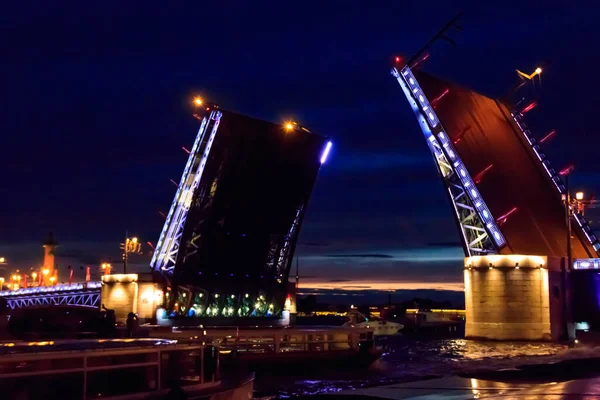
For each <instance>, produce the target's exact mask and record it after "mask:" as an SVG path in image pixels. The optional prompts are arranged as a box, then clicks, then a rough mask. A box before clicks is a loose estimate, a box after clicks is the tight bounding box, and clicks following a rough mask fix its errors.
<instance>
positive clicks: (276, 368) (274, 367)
mask: <svg viewBox="0 0 600 400" xmlns="http://www.w3.org/2000/svg"><path fill="white" fill-rule="evenodd" d="M155 329H156V331H152V330H151V331H150V332H151V334H152V335H154V336H160V337H163V338H168V339H172V340H177V342H178V343H190V344H197V343H200V344H201V343H209V342H212V343H215V344H217V345H218V346H219V348H220V349H221V354H222V355H223V359H224V360H228V361H229V360H240V361H241V362H243V363H244V364H245V365H246V366H247V368H248V369H249V370H251V371H265V370H269V371H270V372H275V373H277V372H282V371H283V370H281V366H285V371H287V372H290V369H292V368H295V369H303V368H311V369H315V368H321V367H322V368H328V367H331V366H342V367H346V368H352V367H365V366H368V365H370V364H372V363H373V362H374V361H375V360H377V359H378V358H379V357H380V356H381V354H382V349H380V348H378V347H376V346H375V345H374V340H373V329H371V328H353V327H341V326H332V327H325V326H319V327H308V326H303V327H280V326H272V327H268V326H256V327H249V326H243V327H214V326H213V327H208V326H206V327H202V326H200V327H172V328H165V327H155Z"/></svg>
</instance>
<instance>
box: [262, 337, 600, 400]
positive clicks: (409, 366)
mask: <svg viewBox="0 0 600 400" xmlns="http://www.w3.org/2000/svg"><path fill="white" fill-rule="evenodd" d="M377 345H385V346H386V352H385V353H384V354H383V356H382V357H381V359H379V360H378V361H376V362H375V363H374V364H373V365H372V366H371V367H370V368H369V369H368V370H364V369H363V370H349V371H335V370H328V371H323V370H319V371H318V372H316V371H315V372H313V373H311V372H310V371H307V372H306V373H305V374H304V376H296V377H276V378H275V377H265V376H257V379H256V385H255V389H256V393H255V398H288V397H291V396H297V395H311V394H322V393H334V392H339V391H341V390H344V389H352V388H359V387H368V386H376V385H384V384H391V383H397V382H405V381H411V380H418V379H424V378H428V377H442V376H451V375H458V374H463V373H468V372H475V371H477V372H480V371H486V370H499V369H505V368H514V367H517V366H520V365H525V364H538V363H539V364H541V363H548V362H553V361H559V360H562V359H565V358H573V357H584V356H587V355H589V354H590V352H591V351H590V349H587V350H583V349H568V348H567V346H565V345H560V344H553V343H520V342H481V341H472V340H465V339H431V340H417V339H414V338H409V337H405V336H394V337H388V338H384V339H378V341H377Z"/></svg>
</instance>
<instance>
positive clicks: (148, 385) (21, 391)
mask: <svg viewBox="0 0 600 400" xmlns="http://www.w3.org/2000/svg"><path fill="white" fill-rule="evenodd" d="M219 359H220V354H219V348H218V346H216V345H213V344H207V345H190V344H181V343H177V342H176V341H172V340H164V339H96V340H69V341H56V342H55V341H43V342H4V343H0V392H1V393H2V394H3V396H6V398H11V399H19V398H23V399H31V400H33V399H61V400H62V399H83V400H85V399H90V398H99V397H101V398H103V399H110V400H121V399H161V398H165V396H174V398H188V399H196V398H202V399H207V400H217V399H219V400H222V399H227V400H247V399H249V398H252V390H253V382H254V375H253V374H251V373H249V374H235V373H234V374H230V375H223V376H222V374H221V372H220V368H219V364H220V360H219Z"/></svg>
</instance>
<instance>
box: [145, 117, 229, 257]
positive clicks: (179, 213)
mask: <svg viewBox="0 0 600 400" xmlns="http://www.w3.org/2000/svg"><path fill="white" fill-rule="evenodd" d="M221 115H222V113H221V112H220V111H212V112H211V113H210V116H209V117H208V118H206V117H204V118H203V119H202V124H201V126H200V130H199V131H198V134H197V135H196V140H195V141H194V145H193V147H192V151H191V152H190V155H189V157H188V161H187V164H186V166H185V169H184V170H183V175H182V176H181V181H180V183H179V187H178V189H177V192H176V193H175V198H174V199H173V203H172V204H171V209H170V210H169V214H168V215H167V219H166V221H165V224H164V226H163V230H162V232H161V234H160V238H159V240H158V243H157V245H156V250H155V252H154V255H153V256H152V261H151V262H150V266H151V267H152V268H153V269H165V268H166V265H167V264H168V262H169V259H170V258H171V256H172V254H171V253H172V252H173V251H174V250H173V249H174V248H176V247H177V248H176V249H175V250H176V251H178V246H179V241H180V240H181V232H182V230H183V226H184V224H185V220H186V218H187V212H188V209H189V206H190V203H191V201H192V198H193V195H194V191H195V190H196V188H197V186H198V183H199V182H200V178H201V177H202V173H203V172H204V166H205V164H206V160H207V159H208V155H209V153H210V149H211V147H212V143H213V140H214V138H215V134H216V133H217V129H218V127H219V121H220V119H221ZM211 120H213V121H214V124H213V128H212V131H211V133H210V137H209V138H208V141H207V142H206V145H205V147H204V153H203V154H202V158H201V160H200V163H199V164H198V167H197V170H196V171H195V172H194V171H192V167H193V166H194V165H195V160H196V159H197V158H198V152H199V151H200V144H201V143H202V141H203V139H204V137H205V136H206V132H207V130H208V126H209V121H211ZM190 175H192V176H193V179H192V180H191V181H190ZM174 256H176V254H175V255H174ZM173 258H174V257H173Z"/></svg>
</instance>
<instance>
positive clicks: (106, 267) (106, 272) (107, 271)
mask: <svg viewBox="0 0 600 400" xmlns="http://www.w3.org/2000/svg"><path fill="white" fill-rule="evenodd" d="M100 267H101V268H102V271H104V275H110V269H111V268H112V265H111V264H110V263H102V265H101V266H100Z"/></svg>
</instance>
